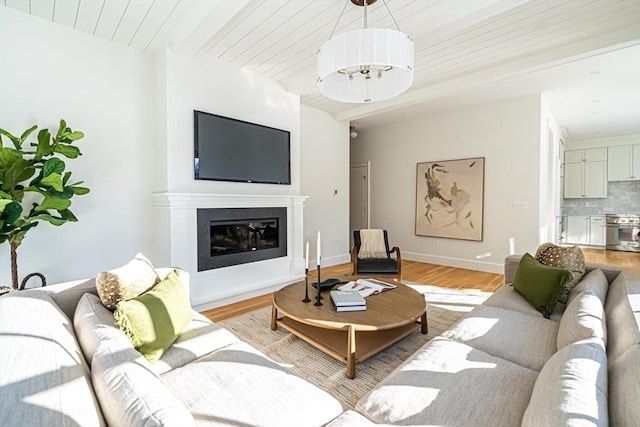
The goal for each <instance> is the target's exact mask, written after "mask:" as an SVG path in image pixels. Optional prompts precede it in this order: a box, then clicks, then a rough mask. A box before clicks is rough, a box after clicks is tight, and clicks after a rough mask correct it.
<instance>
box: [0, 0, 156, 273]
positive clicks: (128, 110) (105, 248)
mask: <svg viewBox="0 0 640 427" xmlns="http://www.w3.org/2000/svg"><path fill="white" fill-rule="evenodd" d="M152 75H153V66H152V63H151V61H150V58H149V57H148V56H146V55H144V54H142V53H140V52H138V51H136V50H133V49H130V48H127V47H124V46H121V45H118V44H115V43H110V42H108V41H103V40H101V39H98V38H96V37H92V36H90V35H86V34H84V33H82V32H79V31H73V30H71V29H68V28H65V27H62V26H60V25H55V24H52V23H50V22H46V21H44V20H41V19H38V18H35V17H32V16H29V15H27V14H24V13H20V12H17V11H14V10H12V9H10V8H7V7H1V8H0V127H2V128H5V129H7V130H9V131H11V132H13V133H18V134H19V133H21V132H22V131H23V130H24V129H26V128H27V127H29V126H31V125H33V124H38V125H41V126H43V127H49V128H50V129H52V130H54V131H55V130H57V123H58V120H59V119H60V118H64V119H65V120H66V121H67V122H68V124H69V126H71V127H72V128H73V129H77V130H82V131H84V132H85V134H86V137H85V138H84V139H83V140H81V141H80V142H79V146H80V147H81V149H82V152H83V156H82V157H80V158H78V159H75V160H68V161H66V163H67V168H68V170H71V171H72V172H73V177H74V178H76V179H79V180H84V181H85V184H86V186H88V187H89V188H91V193H90V194H89V195H86V196H82V197H75V198H74V199H73V205H72V207H71V209H72V211H73V212H74V213H75V214H76V216H77V217H78V219H79V222H77V223H67V224H65V225H63V226H61V227H53V226H51V225H49V224H47V223H41V224H40V225H38V227H37V228H36V229H34V230H31V231H29V233H28V234H27V236H26V238H25V240H24V242H23V244H22V246H21V247H20V248H19V249H18V268H19V272H20V276H21V277H23V276H24V275H26V274H28V273H31V272H34V271H39V272H41V273H43V274H45V276H46V277H47V279H48V281H49V283H56V282H60V281H64V280H71V279H77V278H82V277H90V276H95V274H96V273H97V272H99V271H102V270H106V269H109V268H113V267H116V266H119V265H121V264H122V263H124V262H125V261H127V260H128V259H130V258H132V257H133V255H135V253H136V252H137V251H147V250H149V246H150V243H149V239H148V236H149V235H150V234H151V232H150V228H149V227H150V222H149V220H148V219H149V217H150V203H149V193H150V185H151V183H150V180H151V175H152V171H153V169H154V167H155V165H154V164H153V159H152V157H153V154H152V153H153V152H154V149H155V147H154V146H153V141H154V138H155V134H154V131H155V126H156V123H154V120H153V109H154V102H155V101H154V91H153V90H152V89H153V88H152V86H151V85H152V82H151V81H150V80H149V76H152ZM5 144H6V143H5ZM9 283H10V273H9V250H8V245H6V244H4V245H2V246H0V284H9Z"/></svg>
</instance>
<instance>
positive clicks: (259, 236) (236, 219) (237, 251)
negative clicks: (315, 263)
mask: <svg viewBox="0 0 640 427" xmlns="http://www.w3.org/2000/svg"><path fill="white" fill-rule="evenodd" d="M197 243H198V271H205V270H212V269H216V268H222V267H229V266H232V265H238V264H245V263H250V262H256V261H262V260H267V259H272V258H279V257H286V256H287V209H286V208H284V207H257V208H205V209H197Z"/></svg>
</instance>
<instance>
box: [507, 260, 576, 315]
mask: <svg viewBox="0 0 640 427" xmlns="http://www.w3.org/2000/svg"><path fill="white" fill-rule="evenodd" d="M572 277H573V275H572V274H571V272H570V271H568V270H564V269H561V268H557V267H549V266H546V265H543V264H541V263H539V262H538V261H536V259H535V258H534V257H532V256H531V255H529V254H528V253H527V254H524V255H523V256H522V258H521V259H520V263H519V264H518V270H517V271H516V276H515V278H514V279H513V288H514V289H515V290H516V291H517V292H518V293H520V294H521V295H522V296H523V297H525V299H526V300H527V301H529V302H530V303H531V305H533V306H534V307H535V308H536V310H538V311H539V312H540V313H542V315H543V316H544V317H546V318H549V317H550V316H551V314H552V313H553V310H554V308H555V306H556V304H557V303H558V300H559V298H560V295H562V293H563V292H564V289H565V286H566V284H567V283H568V282H569V281H570V280H571V279H572Z"/></svg>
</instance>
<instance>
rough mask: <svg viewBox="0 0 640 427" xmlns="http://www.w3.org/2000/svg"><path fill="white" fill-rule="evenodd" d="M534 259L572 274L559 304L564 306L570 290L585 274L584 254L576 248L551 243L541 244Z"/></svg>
mask: <svg viewBox="0 0 640 427" xmlns="http://www.w3.org/2000/svg"><path fill="white" fill-rule="evenodd" d="M536 259H537V260H538V261H539V262H540V263H542V264H544V265H548V266H550V267H558V268H563V269H565V270H569V271H570V272H571V273H573V280H571V281H570V282H569V283H567V285H566V286H567V287H566V289H565V291H564V293H563V294H562V295H561V296H560V302H561V303H564V304H566V303H567V297H568V295H569V292H570V291H571V289H573V288H574V286H576V285H577V284H578V282H579V281H580V279H582V276H584V272H585V264H584V254H583V253H582V249H580V248H579V247H578V246H569V247H561V246H557V245H554V244H553V243H543V244H542V245H540V247H538V250H537V251H536Z"/></svg>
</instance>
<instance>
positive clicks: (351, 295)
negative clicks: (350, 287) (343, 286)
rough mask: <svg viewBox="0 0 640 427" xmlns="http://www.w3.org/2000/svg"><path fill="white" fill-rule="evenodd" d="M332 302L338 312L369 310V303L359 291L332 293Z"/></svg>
mask: <svg viewBox="0 0 640 427" xmlns="http://www.w3.org/2000/svg"><path fill="white" fill-rule="evenodd" d="M330 295H331V301H332V302H333V305H334V306H335V307H336V310H337V311H359V310H366V309H367V302H366V301H365V299H364V298H363V297H362V295H360V293H359V292H358V291H331V292H330Z"/></svg>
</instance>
